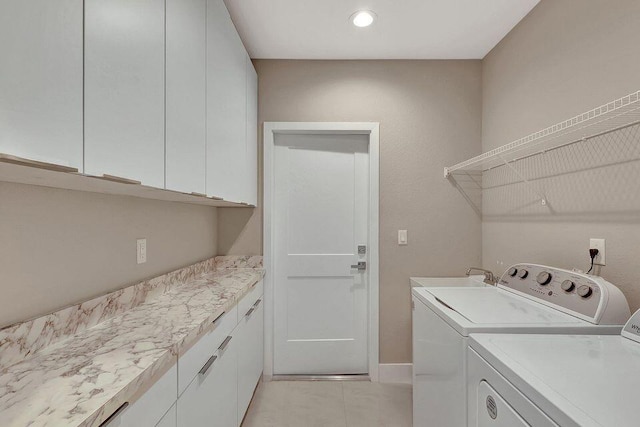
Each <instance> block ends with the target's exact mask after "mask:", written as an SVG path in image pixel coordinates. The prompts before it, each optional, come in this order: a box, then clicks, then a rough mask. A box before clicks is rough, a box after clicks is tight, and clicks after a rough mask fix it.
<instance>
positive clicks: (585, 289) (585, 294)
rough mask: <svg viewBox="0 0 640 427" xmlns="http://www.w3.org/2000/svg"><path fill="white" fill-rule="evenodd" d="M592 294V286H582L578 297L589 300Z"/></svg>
mask: <svg viewBox="0 0 640 427" xmlns="http://www.w3.org/2000/svg"><path fill="white" fill-rule="evenodd" d="M592 293H593V289H591V286H587V285H582V286H580V287H579V288H578V295H580V296H581V297H582V298H589V297H590V296H591V294H592Z"/></svg>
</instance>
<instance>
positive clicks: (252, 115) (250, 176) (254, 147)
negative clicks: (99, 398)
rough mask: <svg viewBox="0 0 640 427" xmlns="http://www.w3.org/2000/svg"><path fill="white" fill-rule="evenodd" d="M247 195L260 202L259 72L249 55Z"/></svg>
mask: <svg viewBox="0 0 640 427" xmlns="http://www.w3.org/2000/svg"><path fill="white" fill-rule="evenodd" d="M246 165H247V166H246V168H247V172H246V176H245V185H246V196H245V199H244V200H243V201H245V202H247V203H249V204H250V205H257V204H258V74H256V70H255V68H253V64H252V63H251V58H249V57H248V56H247V156H246Z"/></svg>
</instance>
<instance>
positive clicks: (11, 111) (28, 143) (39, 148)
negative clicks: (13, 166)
mask: <svg viewBox="0 0 640 427" xmlns="http://www.w3.org/2000/svg"><path fill="white" fill-rule="evenodd" d="M0 58H2V59H1V60H0V62H1V63H2V66H1V67H0V68H1V71H0V152H1V153H6V154H12V155H15V156H20V157H26V158H29V159H33V160H39V161H45V162H49V163H56V164H61V165H66V166H72V167H76V168H78V169H79V170H82V0H2V1H1V2H0Z"/></svg>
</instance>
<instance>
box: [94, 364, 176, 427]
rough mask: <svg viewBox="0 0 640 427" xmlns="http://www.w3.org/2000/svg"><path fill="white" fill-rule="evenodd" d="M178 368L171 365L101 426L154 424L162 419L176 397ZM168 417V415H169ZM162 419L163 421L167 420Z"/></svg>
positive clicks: (124, 426)
mask: <svg viewBox="0 0 640 427" xmlns="http://www.w3.org/2000/svg"><path fill="white" fill-rule="evenodd" d="M177 383H178V368H177V366H176V365H173V366H172V367H171V369H169V371H167V373H165V374H164V375H163V376H162V377H161V378H160V379H159V380H158V381H157V382H156V383H155V384H154V385H152V386H151V388H150V389H149V390H147V391H146V392H145V393H144V394H143V395H142V396H140V398H139V399H138V400H136V401H135V402H132V403H131V405H129V406H128V407H127V408H125V409H124V410H123V411H121V412H120V413H119V414H118V416H115V417H113V418H111V419H110V420H109V421H107V422H105V423H104V424H101V427H138V426H140V427H144V426H155V425H156V424H158V423H159V422H161V421H163V418H165V417H166V415H167V413H168V411H170V409H171V407H172V406H173V405H175V403H176V399H177V397H178V396H177V395H178V392H177V388H176V385H177ZM169 418H170V416H169ZM169 418H168V419H167V420H164V421H163V422H168V421H169Z"/></svg>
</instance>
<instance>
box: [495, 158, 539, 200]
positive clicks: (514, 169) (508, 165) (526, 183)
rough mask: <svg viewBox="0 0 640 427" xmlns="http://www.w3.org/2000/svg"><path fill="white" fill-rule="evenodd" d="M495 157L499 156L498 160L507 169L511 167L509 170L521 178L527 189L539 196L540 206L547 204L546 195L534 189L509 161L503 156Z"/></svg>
mask: <svg viewBox="0 0 640 427" xmlns="http://www.w3.org/2000/svg"><path fill="white" fill-rule="evenodd" d="M497 157H498V158H500V160H502V163H504V164H505V166H507V167H508V168H509V169H511V171H512V172H513V173H515V174H516V175H517V176H518V178H520V179H521V180H522V182H524V183H525V185H527V186H528V187H529V189H530V190H531V191H533V192H534V193H535V194H536V195H537V196H538V197H539V198H540V203H541V204H542V206H547V197H546V196H545V195H544V194H540V193H539V192H538V191H537V190H536V189H535V187H534V186H533V184H532V183H531V182H530V181H529V180H528V179H527V178H525V177H524V176H523V175H522V174H521V173H520V172H518V170H517V169H516V168H514V167H513V165H511V163H509V162H508V161H507V160H505V158H504V157H502V156H497Z"/></svg>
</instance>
